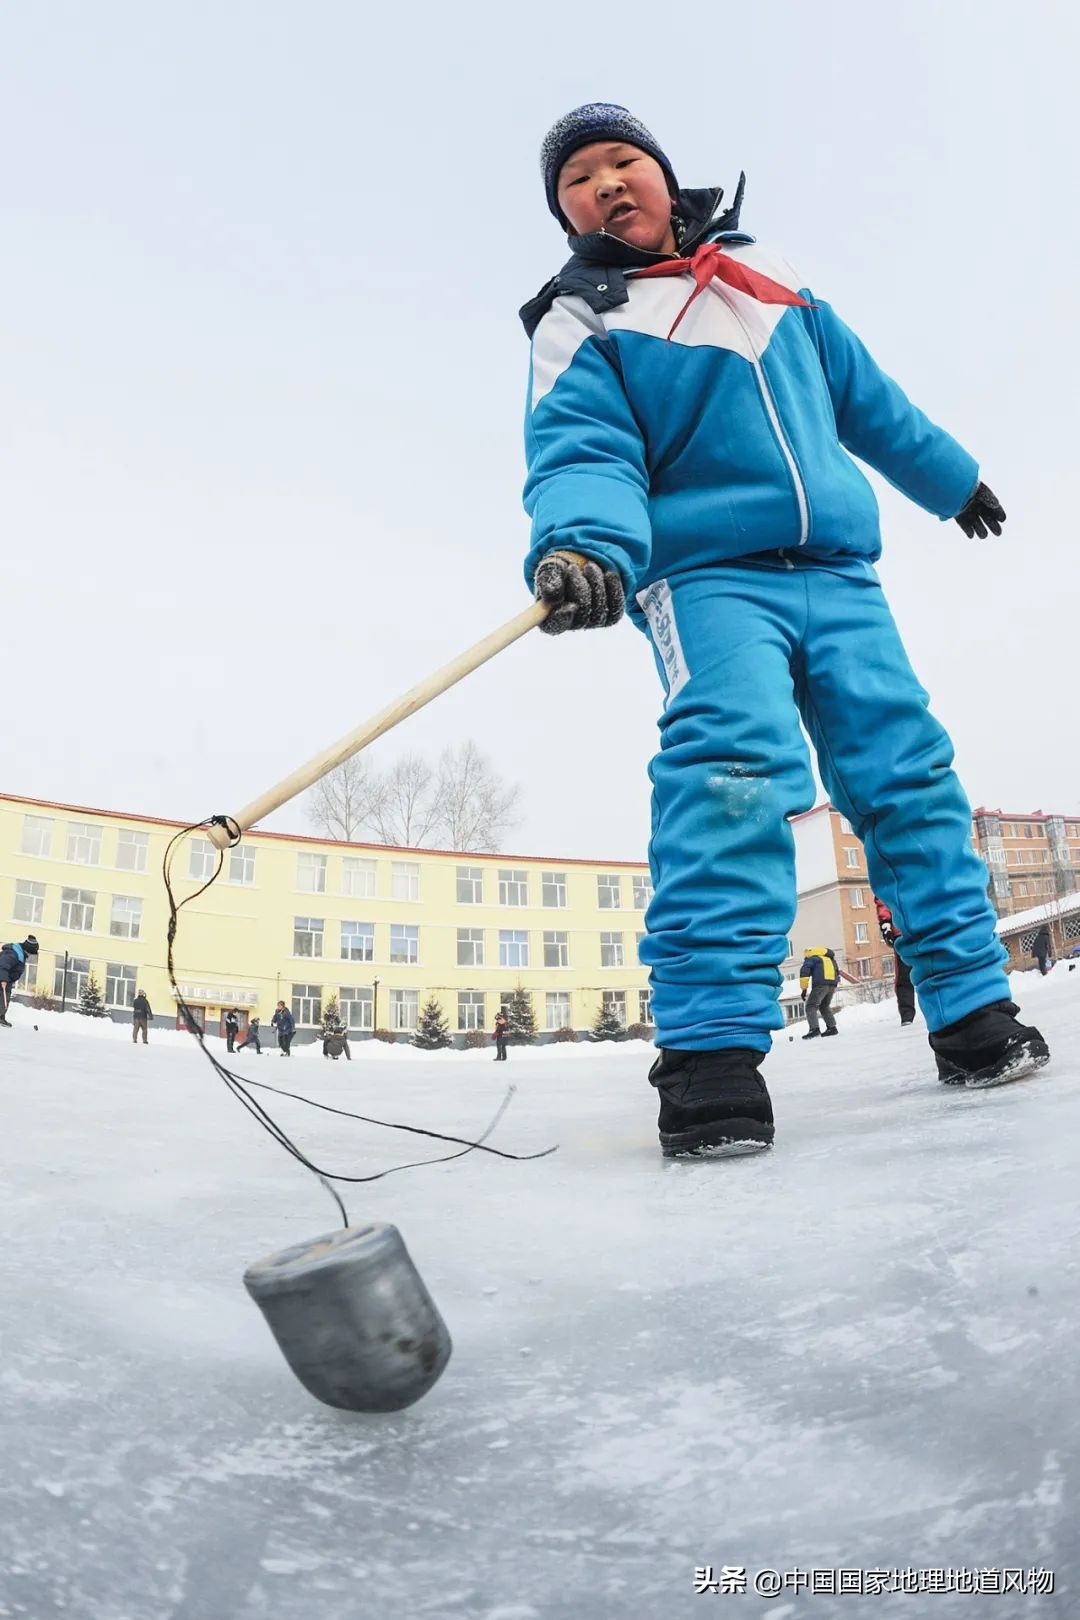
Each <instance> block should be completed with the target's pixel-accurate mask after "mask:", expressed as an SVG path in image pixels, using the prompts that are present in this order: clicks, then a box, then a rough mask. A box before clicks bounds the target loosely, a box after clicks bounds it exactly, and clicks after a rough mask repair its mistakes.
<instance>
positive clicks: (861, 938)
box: [855, 923, 869, 945]
mask: <svg viewBox="0 0 1080 1620" xmlns="http://www.w3.org/2000/svg"><path fill="white" fill-rule="evenodd" d="M855 943H856V945H866V944H868V943H869V936H868V934H867V931H866V924H865V923H856V924H855Z"/></svg>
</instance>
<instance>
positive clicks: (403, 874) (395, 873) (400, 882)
mask: <svg viewBox="0 0 1080 1620" xmlns="http://www.w3.org/2000/svg"><path fill="white" fill-rule="evenodd" d="M390 896H391V899H393V900H419V898H420V863H419V861H392V862H391V865H390Z"/></svg>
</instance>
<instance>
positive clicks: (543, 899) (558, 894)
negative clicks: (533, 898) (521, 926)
mask: <svg viewBox="0 0 1080 1620" xmlns="http://www.w3.org/2000/svg"><path fill="white" fill-rule="evenodd" d="M540 903H541V905H544V906H554V907H555V908H556V909H557V910H558V909H561V908H562V907H563V906H565V905H566V873H565V872H541V874H540Z"/></svg>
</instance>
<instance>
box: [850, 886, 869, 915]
mask: <svg viewBox="0 0 1080 1620" xmlns="http://www.w3.org/2000/svg"><path fill="white" fill-rule="evenodd" d="M865 907H866V890H865V889H852V891H851V909H852V911H863V910H864V909H865Z"/></svg>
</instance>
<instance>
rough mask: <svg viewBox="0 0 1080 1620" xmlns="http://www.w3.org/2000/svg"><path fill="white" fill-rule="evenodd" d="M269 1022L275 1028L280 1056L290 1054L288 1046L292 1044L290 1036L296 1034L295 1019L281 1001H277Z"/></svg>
mask: <svg viewBox="0 0 1080 1620" xmlns="http://www.w3.org/2000/svg"><path fill="white" fill-rule="evenodd" d="M270 1023H271V1025H272V1026H273V1028H274V1029H276V1030H277V1039H278V1046H279V1047H280V1048H281V1055H282V1057H289V1056H291V1054H290V1052H289V1047H290V1046H291V1045H292V1038H293V1036H294V1035H295V1034H296V1019H295V1018H294V1017H293V1015H292V1013H291V1012H290V1011H289V1009H288V1007H286V1005H285V1003H284V1002H283V1001H279V1002H278V1004H277V1011H276V1012H275V1014H274V1016H273V1018H271V1020H270Z"/></svg>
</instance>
